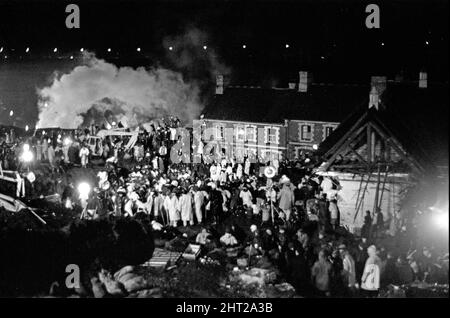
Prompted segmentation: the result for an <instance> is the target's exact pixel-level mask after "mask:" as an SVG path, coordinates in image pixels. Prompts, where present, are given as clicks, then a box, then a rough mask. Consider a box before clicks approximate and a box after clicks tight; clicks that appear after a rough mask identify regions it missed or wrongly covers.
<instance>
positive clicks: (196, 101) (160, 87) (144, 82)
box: [36, 28, 229, 128]
mask: <svg viewBox="0 0 450 318" xmlns="http://www.w3.org/2000/svg"><path fill="white" fill-rule="evenodd" d="M207 41H208V36H207V35H206V33H204V32H201V31H200V30H198V29H195V28H190V29H188V30H187V31H186V32H185V33H184V34H183V35H179V36H175V37H172V38H165V39H164V40H163V45H164V46H165V47H166V49H167V56H166V57H165V59H166V61H167V62H168V63H167V64H168V65H167V67H161V66H155V67H151V68H145V67H138V68H132V67H117V66H115V65H114V64H111V63H109V62H107V61H105V60H102V59H99V58H97V57H95V54H94V53H86V54H85V55H84V63H83V65H79V66H77V67H75V68H74V69H73V70H72V71H71V72H70V73H68V74H54V78H53V81H52V83H51V85H50V86H47V87H44V88H42V89H38V91H37V94H38V97H39V102H38V107H39V120H38V123H37V125H36V127H37V128H45V127H61V128H77V127H80V126H85V125H90V124H93V123H95V124H100V123H105V122H106V121H109V122H110V123H111V122H112V121H116V122H119V121H121V122H122V124H124V125H125V126H136V125H138V124H141V123H145V122H148V121H150V120H153V119H158V118H162V117H166V116H175V117H177V118H179V119H180V120H181V122H182V123H183V124H187V125H191V124H192V120H193V119H194V118H198V116H199V115H200V113H201V111H202V109H203V102H204V101H205V98H206V97H205V95H204V94H202V92H203V91H204V88H205V85H206V84H207V83H208V84H211V80H212V79H214V80H215V75H217V74H219V73H220V74H224V75H226V74H228V73H229V69H228V68H227V67H226V66H224V64H222V63H221V62H220V61H219V59H218V58H217V55H216V53H215V52H214V50H212V49H210V48H208V49H207V50H204V48H203V45H206V44H205V43H207ZM170 47H171V49H169V48H170Z"/></svg>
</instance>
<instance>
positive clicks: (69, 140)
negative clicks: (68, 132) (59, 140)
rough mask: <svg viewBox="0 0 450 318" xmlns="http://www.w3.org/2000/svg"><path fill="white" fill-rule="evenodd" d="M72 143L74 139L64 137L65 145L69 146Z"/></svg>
mask: <svg viewBox="0 0 450 318" xmlns="http://www.w3.org/2000/svg"><path fill="white" fill-rule="evenodd" d="M71 143H72V139H70V138H69V137H66V138H64V145H65V146H69V145H70V144H71Z"/></svg>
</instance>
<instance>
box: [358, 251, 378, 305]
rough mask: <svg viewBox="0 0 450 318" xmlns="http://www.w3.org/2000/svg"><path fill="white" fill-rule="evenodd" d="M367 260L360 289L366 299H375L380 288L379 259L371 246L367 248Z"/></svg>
mask: <svg viewBox="0 0 450 318" xmlns="http://www.w3.org/2000/svg"><path fill="white" fill-rule="evenodd" d="M367 254H368V255H369V258H367V260H366V264H365V266H364V272H363V275H362V278H361V289H362V290H363V292H364V294H365V295H366V296H367V297H377V296H378V290H379V288H380V274H381V271H380V266H381V259H380V258H379V257H378V255H377V248H376V247H375V245H371V246H369V247H368V248H367Z"/></svg>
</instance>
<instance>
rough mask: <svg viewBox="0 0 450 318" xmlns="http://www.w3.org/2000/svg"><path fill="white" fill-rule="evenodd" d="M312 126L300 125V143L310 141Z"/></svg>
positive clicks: (311, 138)
mask: <svg viewBox="0 0 450 318" xmlns="http://www.w3.org/2000/svg"><path fill="white" fill-rule="evenodd" d="M312 135H313V134H312V125H308V124H301V125H300V141H312V140H313V136H312Z"/></svg>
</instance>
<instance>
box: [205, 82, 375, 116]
mask: <svg viewBox="0 0 450 318" xmlns="http://www.w3.org/2000/svg"><path fill="white" fill-rule="evenodd" d="M369 88H370V87H369V86H361V85H333V84H331V85H325V84H310V86H309V87H308V91H307V92H298V91H297V90H296V89H265V88H249V87H225V89H224V94H223V95H215V96H214V97H213V99H212V100H211V102H210V103H208V104H207V105H206V107H205V108H204V111H203V114H204V115H205V118H209V119H219V120H236V121H249V122H267V123H283V122H284V120H285V119H291V120H292V119H298V120H308V121H325V122H341V121H342V120H343V119H344V118H345V117H346V115H347V114H349V113H351V112H352V111H353V110H354V109H355V107H356V106H357V105H359V104H361V103H362V102H363V101H365V100H366V99H367V96H368V95H369Z"/></svg>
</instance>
